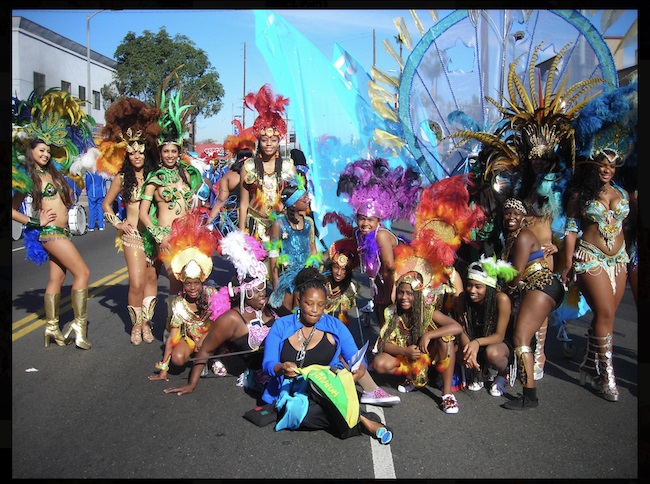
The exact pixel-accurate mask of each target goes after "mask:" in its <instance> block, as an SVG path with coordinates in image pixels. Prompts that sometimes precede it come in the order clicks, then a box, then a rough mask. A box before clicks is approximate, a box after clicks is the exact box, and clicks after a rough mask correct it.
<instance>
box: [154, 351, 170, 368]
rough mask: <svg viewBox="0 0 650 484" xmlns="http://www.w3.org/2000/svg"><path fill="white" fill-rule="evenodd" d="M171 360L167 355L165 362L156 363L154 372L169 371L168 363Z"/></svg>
mask: <svg viewBox="0 0 650 484" xmlns="http://www.w3.org/2000/svg"><path fill="white" fill-rule="evenodd" d="M171 359H172V355H169V356H168V357H167V359H166V360H165V361H159V362H158V363H156V370H160V371H167V370H169V361H170V360H171Z"/></svg>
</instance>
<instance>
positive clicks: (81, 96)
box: [79, 86, 86, 101]
mask: <svg viewBox="0 0 650 484" xmlns="http://www.w3.org/2000/svg"><path fill="white" fill-rule="evenodd" d="M79 99H81V100H82V101H86V88H85V86H79Z"/></svg>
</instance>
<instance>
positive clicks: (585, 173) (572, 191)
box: [563, 153, 605, 211]
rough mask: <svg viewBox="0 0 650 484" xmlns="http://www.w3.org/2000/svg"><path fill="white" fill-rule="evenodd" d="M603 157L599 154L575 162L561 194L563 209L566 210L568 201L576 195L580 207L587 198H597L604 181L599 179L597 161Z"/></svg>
mask: <svg viewBox="0 0 650 484" xmlns="http://www.w3.org/2000/svg"><path fill="white" fill-rule="evenodd" d="M604 157H605V155H604V154H602V153H601V154H599V155H598V156H597V157H596V159H595V160H593V161H591V160H580V161H578V162H577V163H576V170H575V173H574V174H573V176H572V177H571V180H569V184H568V185H567V189H566V190H565V192H564V195H563V202H564V209H565V211H566V209H567V207H568V204H569V201H570V200H571V199H572V198H573V197H574V196H576V195H577V197H578V207H579V208H580V209H582V208H583V207H584V206H585V204H586V203H587V202H588V201H589V200H595V199H597V198H598V195H599V193H600V191H601V190H602V188H603V185H604V183H603V182H602V181H601V180H600V174H599V172H598V167H599V165H598V162H599V161H601V160H602V159H603V158H604Z"/></svg>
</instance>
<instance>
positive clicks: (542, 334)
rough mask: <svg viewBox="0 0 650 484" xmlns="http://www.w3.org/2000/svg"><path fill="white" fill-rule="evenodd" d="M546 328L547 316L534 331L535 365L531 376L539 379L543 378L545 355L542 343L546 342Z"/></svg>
mask: <svg viewBox="0 0 650 484" xmlns="http://www.w3.org/2000/svg"><path fill="white" fill-rule="evenodd" d="M547 329H548V318H546V320H545V321H544V323H543V324H542V327H541V328H539V330H537V332H536V333H535V353H534V355H535V366H534V367H533V378H534V379H535V380H541V379H542V378H544V364H545V363H546V355H545V354H544V345H545V343H546V330H547Z"/></svg>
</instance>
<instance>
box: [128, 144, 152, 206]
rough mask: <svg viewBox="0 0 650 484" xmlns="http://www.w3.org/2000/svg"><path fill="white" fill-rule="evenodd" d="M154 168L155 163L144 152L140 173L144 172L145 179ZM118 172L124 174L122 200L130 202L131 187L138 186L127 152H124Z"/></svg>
mask: <svg viewBox="0 0 650 484" xmlns="http://www.w3.org/2000/svg"><path fill="white" fill-rule="evenodd" d="M155 169H156V165H155V164H154V162H153V160H151V159H150V158H149V157H148V156H147V155H146V152H145V154H144V166H143V167H142V173H143V174H144V178H145V180H146V179H147V175H149V173H151V172H152V171H154V170H155ZM120 173H121V174H122V175H123V176H124V183H123V184H122V200H123V201H124V203H130V202H131V201H132V200H131V195H132V194H133V189H134V188H135V187H137V186H138V180H137V179H136V178H135V168H133V165H132V164H131V162H130V161H129V154H128V153H127V154H126V157H125V158H124V163H122V168H120Z"/></svg>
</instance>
